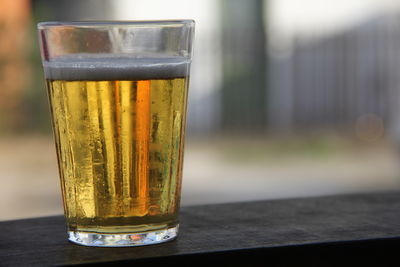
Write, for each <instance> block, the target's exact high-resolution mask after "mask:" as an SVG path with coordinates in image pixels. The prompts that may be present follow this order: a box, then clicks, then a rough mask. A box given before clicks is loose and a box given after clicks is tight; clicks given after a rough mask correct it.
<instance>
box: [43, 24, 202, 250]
mask: <svg viewBox="0 0 400 267" xmlns="http://www.w3.org/2000/svg"><path fill="white" fill-rule="evenodd" d="M38 31H39V38H40V44H41V45H40V47H41V56H42V62H43V68H44V73H45V79H46V85H47V90H48V96H49V103H50V110H51V114H52V122H53V131H54V137H55V143H56V151H57V157H58V166H59V173H60V180H61V189H62V195H63V203H64V211H65V217H66V222H67V231H68V237H69V240H70V241H72V242H74V243H78V244H81V245H87V246H137V245H148V244H154V243H160V242H165V241H168V240H171V239H174V238H175V237H176V235H177V233H178V212H179V201H180V190H181V181H182V180H181V179H182V164H183V146H184V136H185V124H186V123H185V122H186V104H187V93H188V83H189V67H190V62H191V55H192V38H193V31H194V22H193V21H191V20H181V21H126V22H44V23H39V24H38Z"/></svg>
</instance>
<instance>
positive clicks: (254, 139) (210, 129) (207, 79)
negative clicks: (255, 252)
mask: <svg viewBox="0 0 400 267" xmlns="http://www.w3.org/2000/svg"><path fill="white" fill-rule="evenodd" d="M188 18H190V19H194V20H196V36H195V53H194V60H193V64H192V71H191V86H190V93H189V109H188V113H189V115H188V131H187V139H186V140H187V144H186V152H185V153H186V154H185V166H184V182H183V196H182V205H183V206H185V205H195V204H205V203H222V202H235V201H249V200H257V199H276V198H288V197H306V196H317V195H331V194H343V193H357V192H369V191H387V190H398V189H400V167H399V164H398V163H399V162H400V157H399V149H398V148H399V144H400V116H399V115H400V1H396V0H336V1H328V0H323V1H321V0H302V1H297V0H251V1H250V0H218V1H217V0H191V1H185V0H169V1H165V0H147V1H140V0H86V1H79V0H68V1H67V0H63V1H52V0H1V2H0V220H8V219H17V218H25V217H35V216H45V215H52V214H61V213H62V205H61V192H60V186H59V178H58V171H57V163H56V153H55V148H54V144H53V138H52V133H51V122H50V116H49V109H48V103H47V94H46V90H45V87H44V81H43V72H42V67H41V63H40V57H39V50H38V41H37V33H36V24H37V22H39V21H48V20H143V19H152V20H153V19H188Z"/></svg>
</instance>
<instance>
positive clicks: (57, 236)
mask: <svg viewBox="0 0 400 267" xmlns="http://www.w3.org/2000/svg"><path fill="white" fill-rule="evenodd" d="M180 221H181V228H180V234H179V237H178V239H177V240H175V241H172V242H169V243H164V244H159V245H152V246H145V247H131V248H91V247H83V246H78V245H74V244H71V243H69V242H68V241H67V239H66V233H65V225H64V219H63V217H62V216H53V217H45V218H37V219H25V220H16V221H4V222H0V266H59V265H79V264H80V265H97V264H99V263H101V264H103V265H114V264H116V263H119V264H126V265H133V264H136V265H135V266H141V265H140V264H143V265H144V264H145V266H155V265H158V266H160V264H163V266H172V264H179V263H183V264H184V265H186V266H190V265H191V264H193V263H200V264H209V265H210V266H214V264H222V266H239V265H242V266H302V265H307V266H338V265H341V266H343V265H347V264H349V263H357V264H361V263H369V264H373V265H374V264H377V265H376V266H383V265H382V264H385V263H387V262H390V261H391V260H395V261H396V262H398V259H397V258H398V257H397V253H396V252H398V251H400V250H399V249H400V193H385V194H383V193H379V194H363V195H344V196H329V197H318V198H300V199H286V200H273V201H271V200H269V201H258V202H246V203H233V204H223V205H206V206H193V207H185V208H182V210H181V217H180ZM138 264H139V265H138ZM391 266H395V265H391Z"/></svg>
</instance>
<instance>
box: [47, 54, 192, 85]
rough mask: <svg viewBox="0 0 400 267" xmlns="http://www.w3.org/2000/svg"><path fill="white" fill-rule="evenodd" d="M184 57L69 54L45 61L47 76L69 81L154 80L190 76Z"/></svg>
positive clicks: (51, 78) (187, 62) (187, 61)
mask: <svg viewBox="0 0 400 267" xmlns="http://www.w3.org/2000/svg"><path fill="white" fill-rule="evenodd" d="M189 63H190V61H189V60H188V59H187V58H184V57H129V56H116V55H95V56H93V55H90V56H89V55H87V54H79V55H68V56H63V57H58V58H55V59H52V60H51V61H46V62H43V67H44V73H45V77H46V79H50V80H66V81H85V80H86V81H105V80H150V79H170V78H182V77H186V76H188V71H189Z"/></svg>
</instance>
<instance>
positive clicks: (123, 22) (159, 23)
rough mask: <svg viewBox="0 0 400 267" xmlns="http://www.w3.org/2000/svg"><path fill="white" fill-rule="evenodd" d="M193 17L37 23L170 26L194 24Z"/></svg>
mask: <svg viewBox="0 0 400 267" xmlns="http://www.w3.org/2000/svg"><path fill="white" fill-rule="evenodd" d="M194 23H195V21H194V20H193V19H182V20H173V19H171V20H92V21H91V20H87V21H44V22H39V23H38V24H37V27H38V29H46V28H53V27H64V26H69V27H76V28H97V27H112V26H142V25H152V26H160V27H162V26H169V25H177V24H181V25H182V24H183V25H191V26H192V25H194Z"/></svg>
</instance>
